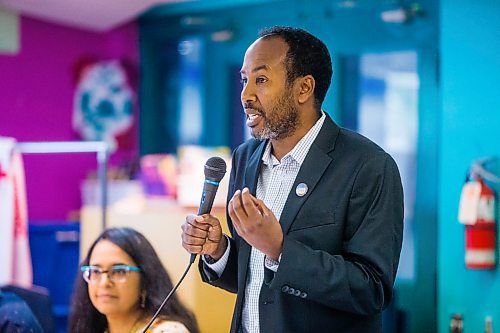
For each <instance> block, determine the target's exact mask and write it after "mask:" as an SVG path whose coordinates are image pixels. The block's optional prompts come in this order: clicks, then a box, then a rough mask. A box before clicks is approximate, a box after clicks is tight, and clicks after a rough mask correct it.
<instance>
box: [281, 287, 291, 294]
mask: <svg viewBox="0 0 500 333" xmlns="http://www.w3.org/2000/svg"><path fill="white" fill-rule="evenodd" d="M288 289H290V288H289V287H288V286H283V287H282V288H281V291H282V292H284V293H286V292H288Z"/></svg>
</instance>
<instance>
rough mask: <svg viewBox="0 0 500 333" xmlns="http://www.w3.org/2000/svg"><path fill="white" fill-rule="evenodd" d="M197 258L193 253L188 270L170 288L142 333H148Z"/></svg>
mask: <svg viewBox="0 0 500 333" xmlns="http://www.w3.org/2000/svg"><path fill="white" fill-rule="evenodd" d="M195 258H196V255H193V256H191V260H189V264H188V266H187V267H186V270H185V271H184V273H183V274H182V276H181V278H180V280H179V282H177V284H176V285H175V287H173V288H172V290H170V292H169V293H168V295H167V297H165V299H164V300H163V302H162V303H161V305H160V307H159V308H158V310H156V313H155V314H154V315H153V318H151V320H150V321H149V323H148V324H147V325H146V327H145V328H144V329H143V331H142V333H146V332H147V330H148V329H149V327H150V326H151V325H152V324H153V322H154V321H155V320H156V318H158V316H159V315H160V311H161V310H162V309H163V307H164V306H165V304H167V302H168V300H169V299H170V297H171V296H172V295H173V294H174V292H175V291H176V290H177V288H178V287H179V285H180V284H181V282H182V280H184V278H185V277H186V275H187V273H188V272H189V269H190V268H191V265H192V264H193V262H194V259H195Z"/></svg>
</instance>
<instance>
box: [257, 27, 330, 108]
mask: <svg viewBox="0 0 500 333" xmlns="http://www.w3.org/2000/svg"><path fill="white" fill-rule="evenodd" d="M259 37H261V38H269V37H279V38H282V39H283V40H284V41H285V43H286V44H287V45H288V52H287V56H286V69H287V80H288V83H291V82H293V81H294V80H295V79H296V78H298V77H301V76H305V75H312V77H314V80H315V81H316V87H315V89H314V100H315V106H316V108H317V109H320V108H321V104H322V103H323V100H324V99H325V96H326V92H327V91H328V88H329V87H330V82H331V80H332V74H333V70H332V59H331V58H330V53H329V52H328V48H327V47H326V45H325V44H324V43H323V42H322V41H321V40H319V39H318V38H316V37H315V36H313V35H311V34H310V33H309V32H307V31H305V30H302V29H298V28H292V27H284V26H274V27H272V28H267V29H263V30H261V31H260V32H259Z"/></svg>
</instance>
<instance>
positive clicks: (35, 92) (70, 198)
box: [0, 17, 139, 223]
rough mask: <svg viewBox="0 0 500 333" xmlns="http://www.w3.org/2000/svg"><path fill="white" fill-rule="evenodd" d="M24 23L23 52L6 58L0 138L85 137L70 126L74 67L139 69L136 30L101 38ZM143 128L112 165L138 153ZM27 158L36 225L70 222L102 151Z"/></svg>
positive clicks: (0, 68)
mask: <svg viewBox="0 0 500 333" xmlns="http://www.w3.org/2000/svg"><path fill="white" fill-rule="evenodd" d="M20 22H21V29H20V30H21V50H20V52H19V54H17V55H4V54H0V135H1V136H12V137H14V138H16V139H17V140H18V141H20V142H24V141H71V140H79V136H78V134H77V133H75V132H74V131H73V130H72V127H71V118H72V110H73V93H74V89H75V74H76V73H75V64H76V63H78V62H79V61H80V62H81V61H82V59H85V58H89V57H91V58H94V59H96V60H108V59H115V58H118V59H125V60H127V61H128V62H130V63H131V64H132V66H133V67H135V68H138V67H139V55H138V54H139V51H138V34H137V26H136V24H135V23H130V24H127V25H125V26H122V27H119V28H117V29H115V30H112V31H110V32H106V33H94V32H88V31H84V30H78V29H74V28H68V27H65V26H60V25H54V24H50V23H45V22H42V21H38V20H34V19H30V18H25V17H22V18H21V20H20ZM136 119H137V117H136ZM136 128H137V127H136ZM136 128H135V129H134V130H132V131H131V133H130V134H129V135H128V136H127V137H126V140H123V142H125V143H126V144H124V145H122V146H121V147H120V148H119V150H118V152H116V153H115V154H114V155H113V156H112V157H111V158H112V163H115V164H116V163H119V162H120V161H122V160H124V159H128V158H133V157H135V156H136V155H137V150H138V148H137V147H138V144H137V139H136V138H137V134H136V131H137V130H136ZM23 157H24V162H25V171H26V187H27V195H28V209H29V210H28V214H29V218H30V220H31V221H33V222H34V223H43V221H41V220H65V219H67V218H68V213H69V212H70V211H75V210H78V209H79V208H80V206H81V199H80V183H81V181H82V180H83V179H84V178H85V176H86V175H87V173H88V172H89V171H91V170H95V169H96V166H97V163H96V157H95V154H90V153H86V154H41V155H38V154H36V155H35V154H25V155H24V156H23ZM36 220H39V221H36Z"/></svg>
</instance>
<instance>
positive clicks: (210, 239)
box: [181, 214, 227, 260]
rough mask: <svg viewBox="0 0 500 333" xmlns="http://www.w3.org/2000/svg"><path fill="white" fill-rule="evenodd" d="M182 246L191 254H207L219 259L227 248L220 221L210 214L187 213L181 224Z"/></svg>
mask: <svg viewBox="0 0 500 333" xmlns="http://www.w3.org/2000/svg"><path fill="white" fill-rule="evenodd" d="M181 229H182V246H183V247H184V248H185V249H186V250H187V251H188V252H189V253H193V254H207V255H209V256H211V257H212V258H214V259H215V260H219V259H220V258H221V257H222V255H223V254H224V252H225V251H226V248H227V240H226V237H224V235H223V234H222V227H221V225H220V221H219V220H218V219H217V218H216V217H214V216H212V215H210V214H204V215H201V216H199V215H188V216H186V222H184V224H183V225H182V226H181Z"/></svg>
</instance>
